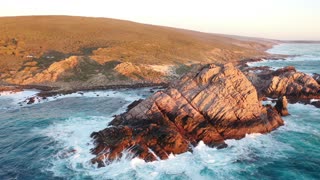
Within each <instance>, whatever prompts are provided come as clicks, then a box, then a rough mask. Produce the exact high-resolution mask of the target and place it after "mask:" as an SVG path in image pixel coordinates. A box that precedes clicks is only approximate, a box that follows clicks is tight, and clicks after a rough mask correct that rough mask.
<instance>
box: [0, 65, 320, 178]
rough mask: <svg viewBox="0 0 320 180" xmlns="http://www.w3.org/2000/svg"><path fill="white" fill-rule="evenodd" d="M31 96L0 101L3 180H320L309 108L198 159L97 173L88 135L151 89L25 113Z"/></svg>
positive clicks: (189, 156)
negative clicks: (273, 128)
mask: <svg viewBox="0 0 320 180" xmlns="http://www.w3.org/2000/svg"><path fill="white" fill-rule="evenodd" d="M288 62H290V61H288ZM30 94H32V91H30V92H29V91H26V92H24V93H22V94H16V95H11V96H0V102H1V103H0V179H23V180H25V179H196V180H198V179H236V180H238V179H298V180H300V179H320V173H319V172H320V171H319V170H320V109H317V108H315V107H313V106H310V105H303V104H290V105H289V107H288V108H289V112H290V113H291V115H290V116H288V117H285V118H284V120H285V125H284V126H282V127H280V128H279V129H277V130H276V131H273V132H272V133H270V134H266V135H261V134H250V135H247V137H246V138H244V139H241V140H228V141H227V143H228V145H229V147H228V148H225V149H221V150H217V149H213V148H208V147H206V146H205V145H204V144H203V143H200V144H199V145H198V146H197V147H195V148H194V151H193V153H190V152H188V153H184V154H180V155H176V156H174V155H171V157H170V159H168V160H165V161H157V162H151V163H145V162H144V161H142V160H140V159H137V158H135V159H133V160H128V159H125V158H123V159H120V160H119V161H117V162H114V163H112V164H111V165H109V166H108V167H105V168H99V169H98V168H96V167H95V166H93V165H91V164H90V163H89V160H90V159H91V158H92V157H93V156H92V155H91V154H90V148H92V147H93V146H92V142H91V139H90V137H89V136H90V134H91V132H93V131H97V130H101V129H103V128H105V127H106V124H107V122H109V121H110V120H111V119H112V115H114V114H119V113H120V112H123V111H125V109H126V106H127V105H128V103H130V102H132V101H133V100H136V99H139V98H144V97H146V96H148V95H150V92H149V91H148V89H138V90H121V91H118V92H114V91H100V92H88V93H85V94H84V95H83V96H82V95H79V94H73V95H68V96H64V97H58V98H57V99H54V98H51V99H50V101H48V102H42V103H39V104H35V105H31V106H22V107H20V106H19V105H18V102H19V101H21V99H23V97H24V96H28V95H30ZM97 94H98V95H99V96H97Z"/></svg>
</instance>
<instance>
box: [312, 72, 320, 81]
mask: <svg viewBox="0 0 320 180" xmlns="http://www.w3.org/2000/svg"><path fill="white" fill-rule="evenodd" d="M312 77H313V79H314V80H316V81H317V83H318V84H320V74H317V73H314V74H313V76H312Z"/></svg>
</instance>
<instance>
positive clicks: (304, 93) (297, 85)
mask: <svg viewBox="0 0 320 180" xmlns="http://www.w3.org/2000/svg"><path fill="white" fill-rule="evenodd" d="M273 75H274V76H273V78H272V80H271V83H270V85H269V87H268V89H267V90H266V93H267V94H268V95H269V96H273V97H278V96H280V95H285V96H289V97H293V98H315V97H320V85H319V84H318V83H317V81H316V80H315V79H314V78H312V77H311V76H310V75H307V74H305V73H302V72H297V71H296V70H295V68H294V67H290V66H289V67H285V68H282V69H279V70H277V71H275V72H274V73H273Z"/></svg>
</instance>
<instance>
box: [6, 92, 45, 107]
mask: <svg viewBox="0 0 320 180" xmlns="http://www.w3.org/2000/svg"><path fill="white" fill-rule="evenodd" d="M39 92H40V91H39V90H36V89H24V90H23V91H19V92H12V91H4V92H1V93H0V98H5V99H11V100H12V104H18V103H19V102H23V101H25V100H26V99H28V98H30V97H34V96H36V94H38V93H39Z"/></svg>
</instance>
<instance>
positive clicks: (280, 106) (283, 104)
mask: <svg viewBox="0 0 320 180" xmlns="http://www.w3.org/2000/svg"><path fill="white" fill-rule="evenodd" d="M287 107H288V101H287V98H286V96H283V97H280V98H279V99H278V100H277V102H276V105H275V106H274V108H275V109H276V110H277V111H278V112H279V114H280V115H281V116H287V115H289V112H288V108H287Z"/></svg>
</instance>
